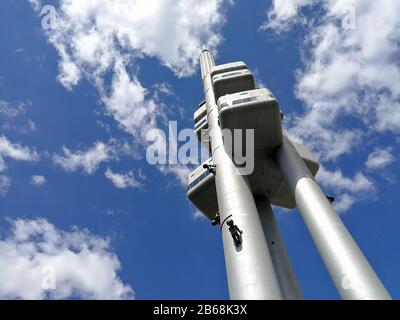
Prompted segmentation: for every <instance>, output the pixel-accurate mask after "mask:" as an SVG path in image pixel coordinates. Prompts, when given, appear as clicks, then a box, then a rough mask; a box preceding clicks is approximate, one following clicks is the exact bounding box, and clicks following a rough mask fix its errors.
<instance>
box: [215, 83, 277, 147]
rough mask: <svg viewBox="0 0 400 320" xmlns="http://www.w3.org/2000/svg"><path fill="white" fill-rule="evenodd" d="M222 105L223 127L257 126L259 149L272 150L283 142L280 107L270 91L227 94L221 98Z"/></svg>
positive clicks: (256, 143) (256, 138) (220, 111)
mask: <svg viewBox="0 0 400 320" xmlns="http://www.w3.org/2000/svg"><path fill="white" fill-rule="evenodd" d="M218 108H219V113H220V121H221V127H222V128H223V129H229V130H234V129H254V135H255V136H254V139H255V149H256V150H259V149H263V150H264V151H266V152H271V151H272V150H274V148H276V147H278V146H279V145H280V144H281V143H282V141H283V140H282V139H283V136H282V125H281V113H280V108H279V104H278V102H277V100H276V99H275V97H274V96H273V95H272V94H271V92H270V91H269V90H267V89H256V90H250V91H245V92H240V93H235V94H231V95H226V96H223V97H221V98H220V99H219V100H218ZM244 136H245V135H244V134H243V137H244Z"/></svg>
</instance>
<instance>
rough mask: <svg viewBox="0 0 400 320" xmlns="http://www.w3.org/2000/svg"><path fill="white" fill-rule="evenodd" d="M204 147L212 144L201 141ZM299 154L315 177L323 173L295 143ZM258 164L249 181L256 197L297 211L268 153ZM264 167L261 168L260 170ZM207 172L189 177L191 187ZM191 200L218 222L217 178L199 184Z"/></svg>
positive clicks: (258, 160)
mask: <svg viewBox="0 0 400 320" xmlns="http://www.w3.org/2000/svg"><path fill="white" fill-rule="evenodd" d="M201 141H202V143H203V145H204V146H205V147H206V148H209V146H210V144H209V143H207V145H206V144H205V143H204V139H201ZM292 144H293V145H294V146H295V148H296V150H297V152H298V153H299V155H300V157H301V158H302V159H303V161H304V162H305V163H306V165H307V168H308V169H309V170H310V172H311V174H312V175H313V176H315V175H316V174H317V172H318V169H319V164H318V162H317V160H315V158H314V157H313V156H312V154H311V153H310V151H309V150H308V149H307V148H306V147H305V146H303V145H301V144H298V143H294V142H292ZM255 163H256V164H257V167H256V169H255V171H254V173H253V174H251V175H250V176H248V177H247V178H248V180H249V183H250V186H251V190H252V192H253V194H254V195H256V196H264V197H267V198H268V199H269V201H270V202H271V204H272V205H275V206H279V207H282V208H286V209H293V208H295V207H296V202H295V200H294V197H293V196H292V195H291V193H290V192H289V188H288V186H287V184H286V182H285V180H284V179H283V177H282V174H281V172H280V169H279V167H278V166H277V164H276V163H275V161H274V160H273V159H272V158H271V157H265V155H264V153H261V154H257V155H256V160H255ZM259 164H261V168H259ZM205 171H206V169H204V168H203V166H202V165H201V166H200V167H198V168H196V169H195V170H194V171H193V172H192V173H191V174H190V175H189V183H188V184H191V183H192V182H193V179H194V177H196V178H197V177H198V176H199V172H201V173H200V175H201V174H203V173H204V172H205ZM187 196H188V198H189V200H190V201H191V202H192V203H193V205H194V206H195V207H196V208H197V209H199V211H200V212H202V213H203V214H204V215H205V216H207V218H209V219H211V220H212V219H214V216H215V212H216V211H218V209H217V208H218V202H217V193H216V190H215V177H214V175H208V176H207V178H206V179H205V180H204V181H202V182H201V183H199V184H198V185H197V186H196V187H193V188H191V189H190V190H188V195H187Z"/></svg>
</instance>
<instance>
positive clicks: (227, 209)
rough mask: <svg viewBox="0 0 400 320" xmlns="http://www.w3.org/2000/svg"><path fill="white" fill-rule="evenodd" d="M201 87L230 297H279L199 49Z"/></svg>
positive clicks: (208, 60)
mask: <svg viewBox="0 0 400 320" xmlns="http://www.w3.org/2000/svg"><path fill="white" fill-rule="evenodd" d="M200 63H201V70H202V76H203V82H204V91H205V95H206V101H207V111H208V124H209V130H210V136H211V138H212V139H211V144H212V158H213V162H214V164H215V165H216V177H215V182H216V190H217V197H218V205H219V211H220V217H221V222H222V225H221V232H222V239H223V245H224V254H225V265H226V271H227V278H228V286H229V295H230V298H231V299H239V300H243V299H267V300H275V299H282V293H281V289H280V286H279V283H278V279H277V276H276V273H275V269H274V266H273V263H272V259H271V255H270V253H269V249H268V245H267V243H266V240H265V237H264V232H263V229H262V227H261V222H260V218H259V216H258V212H257V208H256V205H255V201H254V198H253V195H252V192H251V188H250V186H249V183H248V180H247V178H246V177H244V176H241V175H239V174H238V171H237V168H236V167H235V165H234V164H233V162H232V160H231V158H230V157H229V156H228V154H227V153H226V152H225V149H224V144H223V138H222V132H221V128H220V127H219V125H218V107H217V105H216V102H215V96H214V92H213V86H212V80H211V74H210V71H211V68H212V67H213V58H212V55H211V53H210V52H208V51H206V50H203V52H202V53H201V56H200ZM229 219H231V220H233V221H234V223H235V225H236V226H237V227H238V228H239V229H240V230H241V231H242V232H243V234H242V245H241V246H240V247H237V246H235V244H234V242H233V239H232V235H231V233H230V232H229V230H228V226H227V221H228V220H229Z"/></svg>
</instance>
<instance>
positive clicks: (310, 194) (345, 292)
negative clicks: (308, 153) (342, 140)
mask: <svg viewBox="0 0 400 320" xmlns="http://www.w3.org/2000/svg"><path fill="white" fill-rule="evenodd" d="M276 160H277V162H278V164H279V166H280V168H281V171H282V173H283V175H284V177H285V180H286V182H287V185H288V186H289V189H290V191H291V193H292V194H293V195H294V197H295V199H296V203H297V206H298V208H299V210H300V212H301V214H302V217H303V219H304V222H305V224H306V225H307V227H308V230H309V231H310V233H311V236H312V238H313V240H314V242H315V244H316V246H317V248H318V250H319V253H320V254H321V257H322V259H323V261H324V263H325V265H326V267H327V269H328V271H329V274H330V276H331V278H332V280H333V282H334V284H335V286H336V288H337V290H338V292H339V294H340V295H341V297H342V298H343V299H354V300H361V299H363V300H364V299H365V300H367V299H373V300H375V299H390V295H389V293H388V292H387V291H386V289H385V287H384V286H383V284H382V283H381V281H380V280H379V278H378V277H377V275H376V274H375V272H374V270H373V269H372V267H371V266H370V264H369V263H368V261H367V259H366V258H365V257H364V255H363V254H362V252H361V250H360V248H359V247H358V245H357V244H356V242H355V241H354V240H353V238H352V236H351V235H350V233H349V232H348V230H347V228H346V227H345V225H344V224H343V222H342V221H341V219H340V218H339V216H338V215H337V213H336V212H335V210H334V209H333V207H332V205H331V204H330V203H329V201H328V200H327V198H326V196H325V194H324V193H323V192H322V190H321V188H320V187H319V185H318V184H317V182H316V181H315V180H314V178H313V176H312V174H311V173H310V171H309V170H308V169H307V167H306V165H305V164H304V161H303V160H302V159H301V158H300V156H299V154H298V153H297V151H296V149H295V147H294V146H293V145H292V144H291V143H290V140H289V139H288V138H287V137H286V136H285V137H284V143H283V144H282V146H281V147H280V148H279V149H278V150H277V155H276Z"/></svg>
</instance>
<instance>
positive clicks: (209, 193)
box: [187, 158, 218, 220]
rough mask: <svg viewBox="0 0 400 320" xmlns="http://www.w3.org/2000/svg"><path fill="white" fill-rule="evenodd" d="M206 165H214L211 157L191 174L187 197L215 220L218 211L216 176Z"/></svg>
mask: <svg viewBox="0 0 400 320" xmlns="http://www.w3.org/2000/svg"><path fill="white" fill-rule="evenodd" d="M204 165H212V160H211V158H210V159H209V160H207V161H206V162H205V163H203V164H202V165H200V166H199V167H197V168H196V169H195V170H194V171H193V172H192V173H191V174H190V175H189V182H188V193H187V197H188V199H189V200H190V201H191V202H192V203H193V205H194V206H195V207H196V208H197V209H198V210H199V211H200V212H201V213H203V214H204V215H205V216H206V217H207V218H209V219H210V220H213V219H214V218H215V216H216V215H217V213H218V202H217V191H216V189H215V177H214V175H213V174H212V173H211V172H210V171H209V170H208V169H207V168H204V167H203V166H204Z"/></svg>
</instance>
